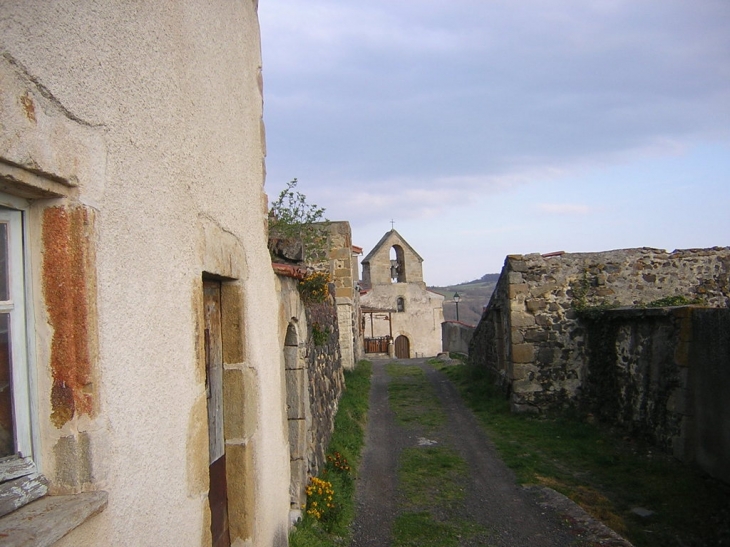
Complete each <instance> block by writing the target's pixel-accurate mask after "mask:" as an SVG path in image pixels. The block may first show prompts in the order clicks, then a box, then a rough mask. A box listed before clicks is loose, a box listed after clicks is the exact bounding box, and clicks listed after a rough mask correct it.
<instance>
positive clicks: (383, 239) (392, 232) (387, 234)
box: [360, 229, 423, 263]
mask: <svg viewBox="0 0 730 547" xmlns="http://www.w3.org/2000/svg"><path fill="white" fill-rule="evenodd" d="M392 235H394V236H395V237H396V238H398V240H399V243H402V244H403V245H405V246H406V247H408V249H409V250H410V251H411V252H412V253H413V254H414V255H416V258H418V260H420V261H421V262H423V258H421V255H419V254H418V253H417V252H416V250H415V249H414V248H413V247H411V245H410V244H409V243H408V242H407V241H406V240H405V239H404V238H403V236H402V235H400V234H399V233H398V232H397V231H396V230H395V229H393V230H390V231H388V232H385V235H384V236H383V237H381V238H380V241H378V243H377V244H376V245H375V247H373V249H372V250H371V251H370V252H369V253H368V255H367V256H366V257H365V258H363V259H362V260H361V261H360V262H361V263H365V262H370V259H371V258H372V257H373V256H375V254H376V253H377V252H378V251H379V250H380V249H381V247H383V246H384V245H385V242H386V241H387V240H388V238H389V237H390V236H392ZM388 246H389V247H392V246H393V244H392V243H391V244H390V245H388Z"/></svg>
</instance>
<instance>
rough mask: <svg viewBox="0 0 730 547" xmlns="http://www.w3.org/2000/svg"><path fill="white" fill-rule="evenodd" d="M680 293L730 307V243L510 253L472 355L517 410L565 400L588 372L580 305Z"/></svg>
mask: <svg viewBox="0 0 730 547" xmlns="http://www.w3.org/2000/svg"><path fill="white" fill-rule="evenodd" d="M676 296H683V297H685V298H687V299H688V300H694V299H700V300H701V301H702V302H703V303H704V304H705V305H708V306H712V307H727V306H728V303H729V302H730V248H728V247H723V248H713V249H689V250H680V251H674V252H672V253H668V252H666V251H663V250H658V249H649V248H641V249H626V250H617V251H608V252H602V253H575V254H565V253H559V254H555V255H552V256H548V255H546V256H542V255H539V254H531V255H525V256H522V255H513V256H509V257H507V259H506V261H505V266H504V268H503V270H502V274H501V277H500V280H499V282H498V285H497V288H496V289H495V292H494V294H493V296H492V299H491V300H490V303H489V306H488V307H487V310H486V311H485V313H484V315H483V316H482V320H481V321H480V323H479V325H478V326H477V329H476V331H475V335H474V338H473V340H472V345H471V348H470V358H471V361H472V363H473V364H474V365H476V366H479V367H484V368H486V369H487V370H489V371H490V372H491V373H492V374H493V375H494V376H495V377H496V378H498V379H499V382H500V383H501V384H502V385H503V386H504V387H505V389H506V390H507V391H508V392H509V393H510V396H511V401H512V407H513V409H514V410H517V411H521V410H541V409H547V408H551V407H555V406H564V405H565V404H567V403H569V402H571V401H573V400H575V398H576V397H577V395H578V391H579V389H580V387H581V386H582V384H583V382H584V380H585V375H586V366H585V363H586V360H587V355H586V340H585V337H586V331H585V325H584V323H583V322H582V321H581V320H580V318H579V313H578V311H579V310H587V309H591V308H602V307H620V306H641V305H645V304H648V303H650V302H652V301H655V300H658V299H661V298H665V297H676Z"/></svg>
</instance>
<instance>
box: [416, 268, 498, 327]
mask: <svg viewBox="0 0 730 547" xmlns="http://www.w3.org/2000/svg"><path fill="white" fill-rule="evenodd" d="M498 279H499V274H498V273H490V274H485V275H483V276H482V277H480V278H479V279H475V280H473V281H466V282H464V283H459V284H458V285H449V286H446V287H429V288H428V289H429V290H431V291H433V292H437V293H439V294H441V295H443V296H444V298H445V299H444V319H445V320H446V321H455V320H456V304H454V293H455V292H458V293H459V296H461V302H459V321H462V322H463V323H467V324H469V325H476V324H477V323H478V322H479V319H480V318H481V316H482V310H483V309H484V306H486V305H487V303H488V302H489V298H490V297H491V296H492V292H494V287H495V286H496V285H497V280H498Z"/></svg>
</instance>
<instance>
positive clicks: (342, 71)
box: [259, 0, 730, 285]
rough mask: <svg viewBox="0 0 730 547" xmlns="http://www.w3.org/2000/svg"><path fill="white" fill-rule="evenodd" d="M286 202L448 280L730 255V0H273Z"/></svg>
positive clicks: (272, 123)
mask: <svg viewBox="0 0 730 547" xmlns="http://www.w3.org/2000/svg"><path fill="white" fill-rule="evenodd" d="M259 17H260V21H261V33H262V44H263V45H262V47H263V73H264V121H265V123H266V139H267V150H268V157H267V162H266V163H267V171H268V175H267V182H266V190H267V192H268V194H269V197H270V199H273V198H274V197H276V195H277V194H278V192H279V191H280V190H281V189H282V188H283V187H284V186H285V184H286V182H287V181H289V180H291V179H292V178H294V177H297V178H298V179H299V189H300V191H301V192H303V193H304V194H306V195H307V197H308V199H309V201H310V202H312V203H316V204H317V205H320V206H322V207H325V208H326V216H327V217H328V218H329V219H330V220H349V221H350V224H351V226H352V233H353V243H354V244H355V245H359V246H362V247H364V249H365V253H366V254H367V252H369V250H370V249H371V248H372V247H373V245H375V244H376V243H377V242H378V240H379V239H380V237H381V236H382V235H383V234H384V233H385V232H386V231H388V230H389V229H390V227H391V224H390V221H391V219H393V220H394V221H395V229H396V230H398V232H399V233H400V234H401V235H402V236H403V237H404V238H405V239H406V240H407V241H408V242H409V243H410V244H411V245H412V246H413V247H414V248H415V249H416V251H418V252H419V254H420V255H421V256H422V257H423V258H424V275H425V277H426V282H427V283H428V284H429V285H445V284H453V283H459V282H462V281H467V280H471V279H475V278H478V277H481V276H482V275H483V274H485V273H491V272H499V271H500V270H501V267H502V264H503V263H504V258H505V256H506V255H507V254H516V253H531V252H540V253H547V252H551V251H558V250H564V251H567V252H581V251H602V250H609V249H616V248H626V247H643V246H647V247H658V248H664V249H668V250H673V249H676V248H688V247H711V246H727V245H730V1H728V0H694V1H688V0H625V1H623V0H600V1H587V0H575V1H567V0H552V1H550V2H547V1H544V0H520V1H519V2H515V1H514V0H448V1H446V0H440V1H432V0H398V1H397V2H393V1H392V0H391V1H388V2H385V1H381V0H368V1H367V2H363V1H358V2H355V1H350V0H307V1H302V0H261V1H260V3H259Z"/></svg>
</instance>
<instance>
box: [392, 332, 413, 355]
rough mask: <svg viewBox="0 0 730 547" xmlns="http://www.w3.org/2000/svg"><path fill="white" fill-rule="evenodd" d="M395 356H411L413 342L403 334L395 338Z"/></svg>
mask: <svg viewBox="0 0 730 547" xmlns="http://www.w3.org/2000/svg"><path fill="white" fill-rule="evenodd" d="M395 356H396V358H397V359H410V358H411V343H410V342H409V341H408V338H407V337H405V336H403V335H402V334H401V335H400V336H399V337H398V338H396V339H395Z"/></svg>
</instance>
